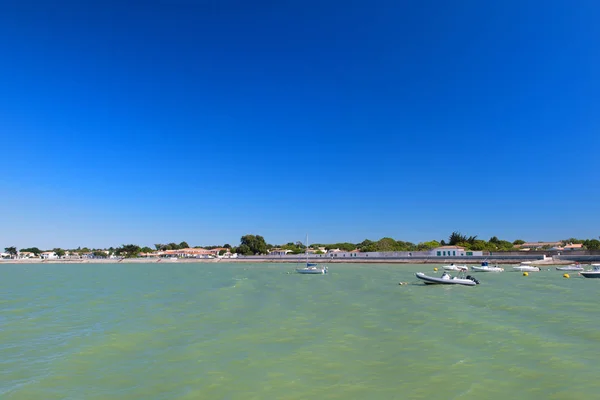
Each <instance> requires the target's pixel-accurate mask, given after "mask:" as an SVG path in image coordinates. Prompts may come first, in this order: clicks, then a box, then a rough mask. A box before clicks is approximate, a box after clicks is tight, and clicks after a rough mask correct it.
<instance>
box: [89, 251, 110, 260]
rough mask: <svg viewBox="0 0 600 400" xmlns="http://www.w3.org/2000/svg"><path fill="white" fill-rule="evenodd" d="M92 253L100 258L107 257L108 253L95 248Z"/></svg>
mask: <svg viewBox="0 0 600 400" xmlns="http://www.w3.org/2000/svg"><path fill="white" fill-rule="evenodd" d="M92 254H93V255H94V257H99V258H106V257H107V254H106V253H105V252H104V251H102V250H94V251H92Z"/></svg>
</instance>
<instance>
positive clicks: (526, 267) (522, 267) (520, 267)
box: [513, 261, 540, 272]
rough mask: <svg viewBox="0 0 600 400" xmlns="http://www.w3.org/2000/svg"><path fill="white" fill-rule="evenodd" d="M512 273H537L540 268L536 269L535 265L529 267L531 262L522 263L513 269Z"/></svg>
mask: <svg viewBox="0 0 600 400" xmlns="http://www.w3.org/2000/svg"><path fill="white" fill-rule="evenodd" d="M513 271H519V272H539V271H540V267H536V266H535V265H531V261H523V262H521V264H519V265H517V266H515V267H513Z"/></svg>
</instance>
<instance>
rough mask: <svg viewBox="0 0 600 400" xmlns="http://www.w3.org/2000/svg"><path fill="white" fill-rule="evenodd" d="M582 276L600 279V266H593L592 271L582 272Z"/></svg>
mask: <svg viewBox="0 0 600 400" xmlns="http://www.w3.org/2000/svg"><path fill="white" fill-rule="evenodd" d="M580 274H581V275H583V276H584V277H585V278H600V264H592V269H590V270H587V271H581V272H580Z"/></svg>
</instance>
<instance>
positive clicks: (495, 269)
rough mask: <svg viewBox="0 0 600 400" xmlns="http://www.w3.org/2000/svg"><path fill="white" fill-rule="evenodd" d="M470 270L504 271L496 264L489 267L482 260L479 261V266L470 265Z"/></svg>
mask: <svg viewBox="0 0 600 400" xmlns="http://www.w3.org/2000/svg"><path fill="white" fill-rule="evenodd" d="M471 271H473V272H504V268H501V267H499V266H497V265H496V266H495V267H490V266H489V265H488V263H487V261H484V262H482V263H481V266H480V267H476V266H472V267H471Z"/></svg>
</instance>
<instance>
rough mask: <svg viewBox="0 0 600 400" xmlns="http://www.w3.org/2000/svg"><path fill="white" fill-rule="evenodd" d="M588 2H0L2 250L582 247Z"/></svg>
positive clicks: (590, 195)
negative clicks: (509, 243)
mask: <svg viewBox="0 0 600 400" xmlns="http://www.w3.org/2000/svg"><path fill="white" fill-rule="evenodd" d="M598 21H600V3H599V2H597V1H593V0H590V1H585V0H582V1H576V2H569V1H552V0H550V1H548V0H545V1H523V0H521V1H510V0H509V1H501V2H486V1H460V2H449V1H431V0H418V1H395V0H389V1H387V0H386V1H368V2H367V1H363V2H359V1H326V2H323V1H273V0H268V1H252V2H250V1H229V0H224V1H188V0H175V1H173V2H171V1H166V0H156V1H150V2H138V1H136V2H127V1H125V2H110V1H102V2H100V1H98V2H87V1H83V2H75V1H72V2H68V3H67V2H64V3H61V2H60V1H59V2H57V3H55V2H48V1H40V2H33V1H27V0H24V1H17V0H14V1H4V2H2V3H1V4H0V54H1V57H0V138H1V139H2V141H1V143H2V152H1V154H0V172H1V173H0V185H1V197H0V213H1V215H2V222H1V228H0V247H2V248H3V247H6V246H10V245H16V246H18V247H28V246H38V247H40V248H52V247H56V246H61V247H67V248H68V247H77V246H82V247H83V246H89V247H104V246H106V247H108V246H118V245H120V244H122V243H137V244H140V245H152V244H154V243H159V242H161V243H162V242H172V241H174V242H179V241H182V240H186V241H187V242H189V243H190V244H191V245H209V244H222V243H230V244H233V245H235V244H237V243H239V238H240V236H242V235H244V234H247V233H254V234H261V235H263V236H264V237H265V238H266V239H267V241H268V242H269V243H274V244H277V243H281V242H288V241H296V240H303V238H304V235H305V234H306V233H307V232H308V233H309V235H310V241H311V242H321V243H322V242H333V241H350V242H359V241H362V240H363V239H365V238H369V239H374V240H376V239H379V238H381V237H384V236H391V237H393V238H395V239H398V240H408V241H412V242H419V241H425V240H430V239H437V240H439V239H442V238H447V237H448V235H449V234H450V233H451V232H452V231H453V230H459V231H461V232H462V233H464V234H467V235H479V237H481V238H484V239H489V237H490V236H492V235H497V236H498V237H500V238H502V239H507V240H514V239H517V238H522V239H525V240H554V239H563V238H568V237H572V236H575V237H584V238H591V237H597V236H598V235H600V210H599V206H598V202H599V199H600V179H599V177H600V175H599V170H600V164H599V161H598V154H599V150H600V135H599V129H600V112H599V111H600V52H599V51H598V40H599V39H600V24H599V23H598Z"/></svg>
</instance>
